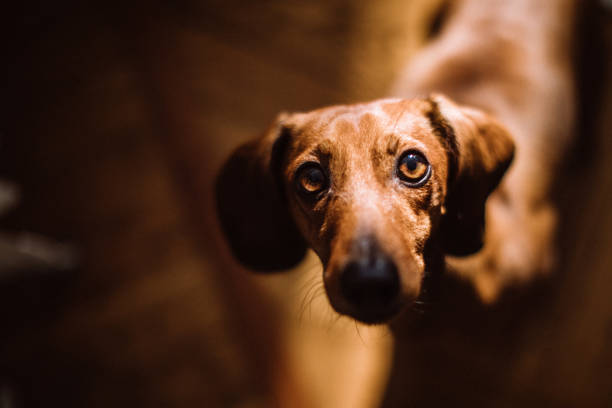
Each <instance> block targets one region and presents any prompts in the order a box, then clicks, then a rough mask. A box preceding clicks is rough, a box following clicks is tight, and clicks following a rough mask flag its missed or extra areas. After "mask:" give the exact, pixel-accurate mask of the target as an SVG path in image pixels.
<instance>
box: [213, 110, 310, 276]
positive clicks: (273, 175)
mask: <svg viewBox="0 0 612 408" xmlns="http://www.w3.org/2000/svg"><path fill="white" fill-rule="evenodd" d="M286 117H287V115H286V114H281V115H279V116H278V117H277V118H276V120H275V121H274V123H273V124H272V125H271V126H270V127H269V128H268V130H267V131H266V132H265V133H264V134H263V136H262V137H260V138H258V139H256V140H254V141H251V142H249V143H246V144H244V145H242V146H240V147H239V148H238V149H237V150H236V151H234V153H233V154H232V155H231V156H230V158H229V159H228V160H227V162H226V163H225V164H224V165H223V167H222V169H221V172H220V173H219V175H218V177H217V184H216V195H217V197H216V198H217V211H218V213H219V217H220V220H221V227H222V229H223V231H224V233H225V235H226V237H227V240H228V242H229V245H230V248H231V250H232V252H233V254H234V256H235V257H236V258H237V259H238V261H240V262H241V263H242V264H244V265H245V266H246V267H248V268H250V269H253V270H257V271H274V270H282V269H288V268H291V267H293V266H295V265H296V264H297V263H298V262H300V261H301V260H302V259H303V257H304V255H305V252H306V243H305V241H304V239H303V238H302V236H301V235H300V233H299V232H298V230H297V227H296V226H295V223H294V222H293V219H292V218H291V215H290V214H289V209H288V207H287V204H286V199H285V195H284V189H283V182H282V179H281V170H282V169H281V167H282V165H283V162H284V159H285V151H286V149H287V145H288V142H289V137H290V133H289V130H288V129H286V128H284V127H283V126H282V121H283V119H284V118H286Z"/></svg>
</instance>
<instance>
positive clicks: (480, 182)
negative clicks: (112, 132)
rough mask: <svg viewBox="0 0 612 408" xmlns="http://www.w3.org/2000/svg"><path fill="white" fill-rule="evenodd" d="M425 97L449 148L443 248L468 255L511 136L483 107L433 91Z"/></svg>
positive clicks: (479, 237) (510, 152)
mask: <svg viewBox="0 0 612 408" xmlns="http://www.w3.org/2000/svg"><path fill="white" fill-rule="evenodd" d="M430 101H431V103H432V110H431V113H430V118H429V119H430V121H431V122H432V124H433V125H434V129H435V130H436V132H438V133H439V134H440V135H441V136H442V137H443V139H444V140H445V143H446V147H447V150H448V154H449V175H448V193H447V198H446V203H445V206H446V214H445V215H444V217H443V219H442V226H441V228H442V238H443V242H444V250H445V252H446V253H448V254H450V255H467V254H470V253H473V252H476V251H478V250H479V249H480V248H481V247H482V245H483V234H484V227H485V225H484V224H485V203H486V200H487V197H488V196H489V194H490V193H491V192H492V191H493V190H494V189H495V188H496V187H497V185H498V184H499V183H500V181H501V179H502V177H503V175H504V173H505V172H506V170H507V169H508V167H509V166H510V163H511V162H512V158H513V156H514V142H513V141H512V138H511V136H510V134H509V133H508V131H507V130H506V129H505V128H504V127H503V126H502V125H501V124H500V123H499V122H497V121H496V120H495V119H493V118H492V117H491V116H489V115H487V114H485V113H484V112H482V111H479V110H477V109H472V108H467V107H463V106H459V105H456V104H454V103H453V102H451V101H450V100H449V99H447V98H446V97H444V96H441V95H432V96H431V97H430Z"/></svg>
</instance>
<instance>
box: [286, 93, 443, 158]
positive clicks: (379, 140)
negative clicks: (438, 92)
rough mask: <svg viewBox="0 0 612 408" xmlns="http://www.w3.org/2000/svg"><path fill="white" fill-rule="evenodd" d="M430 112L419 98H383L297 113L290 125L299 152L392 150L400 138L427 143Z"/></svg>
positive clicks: (429, 133) (326, 152) (296, 149)
mask: <svg viewBox="0 0 612 408" xmlns="http://www.w3.org/2000/svg"><path fill="white" fill-rule="evenodd" d="M426 109H427V106H426V102H425V101H423V100H419V99H413V100H405V99H383V100H378V101H374V102H370V103H364V104H353V105H338V106H331V107H327V108H322V109H317V110H315V111H311V112H307V113H301V114H295V115H293V116H292V117H291V119H290V120H289V121H288V123H286V125H287V126H289V127H290V128H291V129H292V130H293V133H294V134H295V135H296V137H295V138H294V141H293V142H294V145H293V146H294V149H295V151H296V152H304V151H307V150H314V149H318V150H319V151H320V152H321V153H325V154H329V153H333V152H332V151H331V150H335V149H338V148H343V149H346V148H360V147H361V148H371V147H372V146H377V147H379V148H381V149H386V150H388V149H394V148H397V143H398V139H399V136H401V137H402V138H408V139H413V140H414V141H423V142H426V140H424V139H428V138H429V136H430V135H431V132H430V129H431V127H430V123H429V121H428V119H427V117H426V115H425V110H426Z"/></svg>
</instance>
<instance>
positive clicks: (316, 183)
mask: <svg viewBox="0 0 612 408" xmlns="http://www.w3.org/2000/svg"><path fill="white" fill-rule="evenodd" d="M296 183H297V187H298V190H299V191H300V192H301V193H302V194H305V195H307V196H313V195H316V194H317V193H320V192H321V191H323V190H325V189H326V188H327V177H326V176H325V173H324V172H323V169H322V168H321V166H319V165H318V164H317V163H306V164H304V165H302V166H301V167H300V168H299V169H298V171H297V176H296Z"/></svg>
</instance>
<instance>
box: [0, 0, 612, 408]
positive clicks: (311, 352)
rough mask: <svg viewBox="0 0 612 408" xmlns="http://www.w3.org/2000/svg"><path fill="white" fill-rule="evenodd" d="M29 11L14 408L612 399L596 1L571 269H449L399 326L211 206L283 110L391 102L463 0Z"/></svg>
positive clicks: (15, 147)
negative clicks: (227, 237) (501, 288)
mask: <svg viewBox="0 0 612 408" xmlns="http://www.w3.org/2000/svg"><path fill="white" fill-rule="evenodd" d="M83 3H84V2H77V1H71V0H58V1H55V2H9V3H8V4H7V5H5V6H4V8H3V12H2V15H1V17H0V19H1V24H0V32H1V34H2V36H1V37H0V38H1V39H0V44H1V47H2V57H3V58H2V64H1V65H0V408H20V407H39V406H46V407H56V406H57V407H98V406H99V407H108V406H118V407H141V406H142V407H150V406H151V407H155V406H164V407H195V406H197V407H304V408H310V407H334V408H335V407H377V406H380V405H381V404H384V405H386V406H390V407H400V406H402V407H404V406H421V407H438V406H440V407H442V406H448V405H450V404H452V405H454V406H470V407H492V406H495V407H516V406H523V407H610V406H612V295H611V293H612V251H611V249H612V212H611V211H610V208H612V161H611V160H609V157H610V156H612V138H611V137H610V128H611V127H612V75H611V74H612V69H611V67H612V65H611V64H610V62H611V59H612V57H611V53H610V51H611V50H612V16H611V13H610V6H607V8H606V6H605V2H595V1H593V2H588V1H585V2H583V3H584V5H583V7H584V10H583V18H582V20H581V21H582V23H581V24H580V30H579V35H578V36H577V38H576V44H577V63H578V64H577V66H578V68H579V69H578V74H577V80H578V84H579V91H580V92H579V100H578V101H577V103H578V104H579V107H580V112H581V114H580V118H579V125H578V128H577V134H578V136H579V138H578V140H579V141H578V142H577V143H576V146H575V147H574V148H573V151H572V154H571V155H570V157H568V160H567V162H568V163H567V168H566V169H564V174H561V177H560V181H561V182H560V185H559V188H558V200H559V203H560V206H561V208H562V210H563V217H562V219H563V227H562V234H560V235H561V236H560V245H561V248H562V257H561V260H560V263H559V268H558V269H559V270H558V271H557V273H556V274H555V276H554V277H552V278H551V279H548V280H546V281H542V282H538V283H536V284H534V285H532V286H530V287H529V288H519V289H516V290H512V291H509V292H507V293H506V294H505V295H504V297H503V298H502V299H501V300H500V302H498V303H497V304H496V305H494V306H489V307H485V306H483V305H481V304H480V303H479V302H478V301H477V299H476V297H475V295H474V294H473V292H472V291H471V289H470V288H469V287H468V286H467V285H466V284H464V283H462V282H459V281H456V280H454V279H453V278H452V277H448V278H446V279H445V280H444V281H443V283H442V285H441V287H440V288H439V289H440V291H439V293H437V294H436V296H435V297H434V298H433V300H432V303H431V304H427V305H425V306H424V307H423V308H422V309H423V310H421V315H422V316H421V317H420V318H419V319H415V320H414V321H411V322H410V323H407V324H406V325H403V326H402V327H399V328H398V331H397V336H398V337H399V340H398V344H401V346H399V347H394V340H393V337H392V336H391V334H390V333H389V332H388V331H387V329H385V328H382V327H377V328H369V327H364V326H360V325H358V324H355V323H354V322H353V321H351V320H349V319H346V318H341V317H339V316H337V315H335V314H334V313H333V312H332V311H331V310H330V309H329V307H328V306H327V300H326V299H325V295H324V293H323V288H322V286H321V282H320V276H319V275H320V267H319V265H318V263H317V261H316V259H315V258H314V257H313V256H309V257H308V258H307V259H306V260H305V261H304V263H303V264H302V265H301V266H300V267H299V268H297V269H296V270H293V271H289V272H288V273H285V274H278V275H268V276H265V275H264V276H262V275H259V276H255V275H253V274H250V273H249V272H248V271H245V270H244V269H242V268H241V267H240V266H239V265H237V264H236V263H235V262H234V261H233V260H232V258H231V256H230V255H229V253H228V250H227V248H226V246H225V243H224V242H223V240H222V237H221V235H220V231H219V229H218V225H217V220H216V216H215V210H214V205H213V197H212V193H211V191H212V185H213V182H214V176H215V173H216V171H217V170H218V168H219V167H220V165H221V163H222V162H223V160H224V158H226V157H227V156H228V154H229V153H230V152H231V150H232V149H234V148H235V147H236V146H237V145H238V144H240V143H241V142H244V141H245V140H247V139H249V138H251V137H253V136H256V135H257V134H258V132H260V131H261V130H262V129H264V127H265V126H266V125H267V124H268V123H269V121H271V120H272V118H273V117H274V115H275V114H276V113H277V112H278V111H281V110H288V111H292V110H298V111H299V110H307V109H311V108H315V107H318V106H322V105H327V104H333V103H348V102H354V101H361V100H367V99H371V98H377V97H381V96H384V95H385V92H386V90H387V89H388V87H389V85H390V84H391V83H392V82H393V79H394V77H395V74H396V73H397V72H399V69H400V68H401V67H402V64H404V63H405V61H407V59H408V58H409V57H410V55H412V54H413V53H414V52H415V51H416V50H418V48H419V47H420V46H422V45H423V43H424V42H425V41H426V39H427V37H428V35H429V34H430V33H431V32H432V30H435V28H436V23H437V22H438V21H439V18H438V17H439V16H440V10H441V6H442V3H443V2H442V0H378V1H376V2H366V1H363V2H361V1H349V0H326V1H323V0H314V1H294V0H290V1H281V0H260V1H257V2H252V1H247V0H225V1H220V0H200V1H198V0H184V1H178V2H166V1H150V2H138V1H134V2H113V1H110V2H109V1H105V2H102V1H91V2H87V3H86V4H83Z"/></svg>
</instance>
